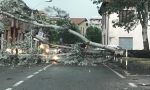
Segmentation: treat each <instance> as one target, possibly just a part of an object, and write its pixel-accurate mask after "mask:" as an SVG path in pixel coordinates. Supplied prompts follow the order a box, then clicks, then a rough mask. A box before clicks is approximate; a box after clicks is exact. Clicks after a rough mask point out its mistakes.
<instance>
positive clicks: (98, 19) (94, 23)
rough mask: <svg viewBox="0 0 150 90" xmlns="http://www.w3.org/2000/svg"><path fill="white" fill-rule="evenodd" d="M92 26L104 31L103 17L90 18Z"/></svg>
mask: <svg viewBox="0 0 150 90" xmlns="http://www.w3.org/2000/svg"><path fill="white" fill-rule="evenodd" d="M89 25H90V26H93V27H97V28H99V29H102V17H101V16H96V17H92V18H90V23H89Z"/></svg>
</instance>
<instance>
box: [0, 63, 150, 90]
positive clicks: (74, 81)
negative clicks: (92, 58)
mask: <svg viewBox="0 0 150 90" xmlns="http://www.w3.org/2000/svg"><path fill="white" fill-rule="evenodd" d="M0 69H1V70H0V90H148V89H146V88H144V87H139V86H137V85H136V84H134V82H132V81H131V80H129V79H128V78H127V77H123V76H121V75H120V74H118V73H116V72H115V71H113V70H111V69H110V68H108V67H107V66H105V65H103V64H101V65H99V66H71V65H50V64H49V65H33V66H31V67H28V66H27V67H24V66H18V67H15V68H13V67H5V68H4V67H0Z"/></svg>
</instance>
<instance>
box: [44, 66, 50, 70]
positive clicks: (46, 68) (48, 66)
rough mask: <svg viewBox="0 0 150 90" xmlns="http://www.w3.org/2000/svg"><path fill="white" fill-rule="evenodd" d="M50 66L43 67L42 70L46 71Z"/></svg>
mask: <svg viewBox="0 0 150 90" xmlns="http://www.w3.org/2000/svg"><path fill="white" fill-rule="evenodd" d="M50 66H51V65H48V66H46V67H44V68H43V70H46V69H47V68H48V67H50Z"/></svg>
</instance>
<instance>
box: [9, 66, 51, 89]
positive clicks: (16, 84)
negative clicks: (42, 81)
mask: <svg viewBox="0 0 150 90" xmlns="http://www.w3.org/2000/svg"><path fill="white" fill-rule="evenodd" d="M50 66H52V65H48V66H46V67H44V68H42V69H40V70H38V71H37V72H34V73H33V75H29V76H27V77H26V79H24V80H21V81H19V82H17V83H15V84H14V85H13V87H17V86H19V85H20V84H22V83H23V82H24V81H25V80H28V79H30V78H32V77H33V76H34V75H36V74H38V73H40V72H41V71H43V70H46V69H47V68H48V67H50ZM12 89H13V88H7V89H6V90H12Z"/></svg>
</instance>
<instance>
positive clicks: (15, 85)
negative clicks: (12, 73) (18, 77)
mask: <svg viewBox="0 0 150 90" xmlns="http://www.w3.org/2000/svg"><path fill="white" fill-rule="evenodd" d="M23 82H24V81H19V82H17V83H16V84H14V85H13V87H17V86H19V85H20V84H22V83H23Z"/></svg>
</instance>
